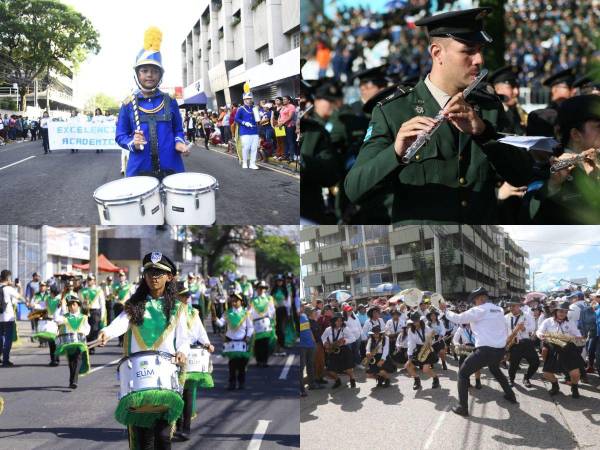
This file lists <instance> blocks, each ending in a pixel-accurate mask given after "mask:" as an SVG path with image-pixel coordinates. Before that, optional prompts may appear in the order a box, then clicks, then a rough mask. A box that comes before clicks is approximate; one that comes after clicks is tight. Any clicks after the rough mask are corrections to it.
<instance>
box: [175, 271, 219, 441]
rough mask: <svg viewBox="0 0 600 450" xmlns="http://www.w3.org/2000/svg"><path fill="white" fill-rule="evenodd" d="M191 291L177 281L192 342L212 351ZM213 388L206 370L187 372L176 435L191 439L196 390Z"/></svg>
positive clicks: (210, 377)
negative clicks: (185, 309)
mask: <svg viewBox="0 0 600 450" xmlns="http://www.w3.org/2000/svg"><path fill="white" fill-rule="evenodd" d="M190 294H191V292H190V291H189V289H188V288H187V287H186V286H185V282H184V281H179V282H177V297H178V298H179V301H180V302H181V303H183V304H185V305H186V306H187V311H186V312H187V325H188V328H189V331H190V344H191V345H195V344H196V343H198V344H200V345H203V346H205V347H206V349H207V350H208V351H209V352H210V353H212V352H214V351H215V348H214V347H213V346H212V345H211V343H210V340H209V339H208V334H207V333H206V330H205V329H204V325H203V323H202V319H201V318H200V314H199V312H198V310H197V309H196V308H194V307H193V305H192V304H191V295H190ZM199 387H200V388H212V387H214V382H213V379H212V375H211V374H210V373H205V372H187V371H186V373H185V386H184V388H183V413H182V415H181V417H179V419H177V431H176V432H175V436H177V437H179V438H180V439H182V440H184V441H187V440H189V439H190V431H191V422H192V419H193V418H194V417H196V391H197V389H198V388H199Z"/></svg>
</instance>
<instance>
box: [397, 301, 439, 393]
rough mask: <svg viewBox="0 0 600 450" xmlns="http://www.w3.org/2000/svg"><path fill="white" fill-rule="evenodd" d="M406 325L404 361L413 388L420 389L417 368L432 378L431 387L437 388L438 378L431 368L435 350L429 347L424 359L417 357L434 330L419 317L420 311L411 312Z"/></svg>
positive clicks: (435, 356) (435, 357)
mask: <svg viewBox="0 0 600 450" xmlns="http://www.w3.org/2000/svg"><path fill="white" fill-rule="evenodd" d="M407 325H408V327H409V330H408V336H407V339H406V343H407V357H408V361H407V362H406V365H405V368H406V371H407V372H408V374H409V375H410V376H411V377H413V378H414V380H415V382H414V384H413V390H415V391H416V390H419V389H422V386H421V379H420V378H419V377H418V376H417V368H419V369H421V370H423V373H426V374H427V375H429V376H431V377H432V378H433V383H432V384H431V388H432V389H436V388H439V387H440V380H439V378H438V377H437V375H436V373H435V372H434V370H433V365H434V364H435V363H436V361H437V360H438V355H437V353H436V351H435V350H434V349H431V352H430V353H429V355H428V356H427V358H426V359H425V360H424V361H419V359H418V355H419V353H420V351H421V348H422V347H423V345H424V344H425V342H426V341H427V340H431V339H432V338H433V335H434V334H435V331H433V330H432V329H431V328H429V327H428V326H426V325H425V321H423V319H422V318H421V313H420V312H414V313H412V314H411V315H410V319H409V320H408V322H407Z"/></svg>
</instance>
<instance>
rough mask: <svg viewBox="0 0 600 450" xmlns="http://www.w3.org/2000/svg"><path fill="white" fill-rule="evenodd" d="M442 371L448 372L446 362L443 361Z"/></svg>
mask: <svg viewBox="0 0 600 450" xmlns="http://www.w3.org/2000/svg"><path fill="white" fill-rule="evenodd" d="M442 370H448V366H447V365H446V361H442Z"/></svg>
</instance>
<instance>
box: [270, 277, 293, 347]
mask: <svg viewBox="0 0 600 450" xmlns="http://www.w3.org/2000/svg"><path fill="white" fill-rule="evenodd" d="M284 281H285V280H284V279H283V275H277V276H276V277H275V286H273V288H272V289H271V296H272V297H273V298H274V299H275V317H276V319H275V326H276V329H275V332H276V334H277V350H276V351H275V353H274V355H275V356H285V352H284V351H283V349H284V347H285V346H286V333H285V332H286V329H287V323H288V321H289V320H290V318H289V316H288V304H289V292H288V290H287V288H286V287H285V284H284Z"/></svg>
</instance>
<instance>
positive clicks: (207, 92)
mask: <svg viewBox="0 0 600 450" xmlns="http://www.w3.org/2000/svg"><path fill="white" fill-rule="evenodd" d="M191 14H196V15H197V16H198V21H197V22H196V23H195V24H194V26H193V27H192V29H191V30H190V31H189V33H188V34H187V36H186V39H185V40H184V41H183V42H182V44H181V63H182V78H183V84H184V86H185V87H184V105H200V106H202V105H205V106H206V107H207V108H209V109H215V108H216V107H218V106H223V105H225V104H231V103H241V101H242V93H243V86H244V83H245V82H248V83H249V84H250V88H251V91H252V93H253V94H254V96H255V99H261V98H273V97H275V96H282V95H292V96H295V95H297V94H298V93H299V73H300V0H200V1H199V2H198V7H197V9H196V10H195V11H193V12H191Z"/></svg>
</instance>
